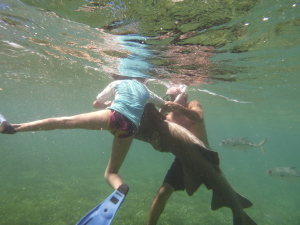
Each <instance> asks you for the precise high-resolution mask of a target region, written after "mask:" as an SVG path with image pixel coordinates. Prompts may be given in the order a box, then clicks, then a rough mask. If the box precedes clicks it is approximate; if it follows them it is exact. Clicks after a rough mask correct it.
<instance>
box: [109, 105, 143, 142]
mask: <svg viewBox="0 0 300 225" xmlns="http://www.w3.org/2000/svg"><path fill="white" fill-rule="evenodd" d="M108 131H109V132H110V133H112V134H113V135H114V136H115V137H118V138H126V137H130V136H132V135H134V134H135V133H136V131H137V128H136V126H135V124H134V123H133V122H131V121H130V120H129V119H128V118H127V117H126V116H124V115H123V114H121V113H119V112H117V111H115V110H111V113H110V117H109V121H108Z"/></svg>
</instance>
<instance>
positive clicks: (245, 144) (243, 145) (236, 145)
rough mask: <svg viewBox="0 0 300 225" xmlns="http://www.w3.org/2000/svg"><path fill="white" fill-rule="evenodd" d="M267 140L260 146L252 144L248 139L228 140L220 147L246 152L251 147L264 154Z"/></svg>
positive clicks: (222, 142)
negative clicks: (264, 145)
mask: <svg viewBox="0 0 300 225" xmlns="http://www.w3.org/2000/svg"><path fill="white" fill-rule="evenodd" d="M265 142H266V139H265V140H263V141H261V142H260V143H259V144H255V143H251V142H250V141H248V140H247V138H227V139H224V140H223V141H221V143H220V145H221V146H223V147H225V148H231V149H240V150H244V151H246V150H247V149H248V148H249V147H258V148H259V149H260V150H261V151H262V153H265V151H264V149H263V147H262V146H263V144H264V143H265Z"/></svg>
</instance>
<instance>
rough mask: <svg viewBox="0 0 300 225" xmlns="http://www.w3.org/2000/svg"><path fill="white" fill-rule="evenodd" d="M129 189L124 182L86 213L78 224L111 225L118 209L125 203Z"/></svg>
mask: <svg viewBox="0 0 300 225" xmlns="http://www.w3.org/2000/svg"><path fill="white" fill-rule="evenodd" d="M128 190H129V187H128V185H127V184H122V185H120V187H119V188H118V189H117V190H115V191H114V192H113V193H112V194H111V195H110V196H108V197H107V198H106V199H105V200H104V201H103V202H101V203H100V204H99V205H97V206H96V207H95V208H94V209H92V210H91V211H90V212H89V213H88V214H86V215H85V216H84V217H83V218H82V219H81V220H80V221H79V222H78V223H77V225H109V224H111V222H112V220H113V218H114V216H115V214H116V212H117V210H118V209H119V207H120V206H121V204H122V203H123V201H124V199H125V196H126V194H127V192H128Z"/></svg>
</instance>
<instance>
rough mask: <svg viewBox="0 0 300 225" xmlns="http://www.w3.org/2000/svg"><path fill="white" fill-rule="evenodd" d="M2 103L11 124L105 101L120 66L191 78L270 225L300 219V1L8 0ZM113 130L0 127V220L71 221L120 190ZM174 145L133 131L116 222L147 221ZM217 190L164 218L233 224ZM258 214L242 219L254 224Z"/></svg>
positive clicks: (157, 82)
mask: <svg viewBox="0 0 300 225" xmlns="http://www.w3.org/2000/svg"><path fill="white" fill-rule="evenodd" d="M0 31H1V32H0V114H2V115H3V116H4V117H5V118H6V119H7V121H9V122H11V123H23V122H28V121H33V120H38V119H43V118H48V117H58V116H72V115H76V114H80V113H86V112H91V111H94V110H95V109H94V108H93V101H94V100H95V99H96V96H97V94H98V93H100V92H101V91H102V90H103V89H104V88H105V87H106V86H107V85H108V84H109V83H110V82H112V81H113V75H123V76H130V77H143V78H148V79H149V85H148V87H149V89H150V90H151V91H153V92H154V93H156V94H157V95H159V96H161V97H164V96H165V93H166V90H167V88H168V87H170V86H172V85H178V84H184V85H186V86H187V90H186V93H187V94H188V100H189V101H192V100H197V101H199V102H200V103H201V105H202V108H203V111H204V119H205V125H206V130H207V134H208V140H209V146H210V148H211V149H213V150H214V151H216V152H217V153H218V154H219V157H220V168H221V170H222V172H223V173H224V175H225V177H226V178H227V180H228V182H229V183H230V185H231V186H232V187H233V188H234V190H236V191H237V192H238V193H240V194H241V195H242V196H244V197H246V198H247V199H249V200H250V201H251V202H252V204H253V206H252V207H249V208H245V209H244V211H245V213H247V214H248V216H249V217H251V218H252V219H253V221H255V223H256V224H260V225H300V210H299V209H300V194H299V190H300V162H299V161H300V148H299V143H298V140H299V134H300V116H299V111H300V101H299V96H300V78H299V76H300V64H299V61H300V39H299V37H300V5H299V0H294V1H291V0H135V1H129V0H101V1H100V0H95V1H87V0H51V1H50V0H48V1H47V0H1V1H0ZM112 140H113V136H112V135H111V134H110V133H109V132H107V131H93V130H54V131H49V132H24V133H18V134H15V135H3V134H0V199H1V200H0V224H10V225H27V224H28V225H40V224H43V225H53V224H55V225H71V224H76V223H77V222H78V221H79V220H80V219H81V218H82V217H83V216H84V215H85V214H86V213H88V212H89V211H90V210H91V209H93V208H94V207H95V206H96V205H98V204H99V203H100V202H102V201H103V200H104V199H105V198H106V197H107V196H109V195H110V194H111V193H112V192H113V189H112V188H111V187H110V186H109V185H108V184H107V183H106V181H105V179H104V172H105V169H106V165H107V162H108V160H109V157H110V151H111V144H112ZM173 160H174V155H173V154H171V153H167V152H159V151H156V150H155V149H154V148H153V147H152V146H151V145H150V144H148V143H145V142H142V141H139V140H134V141H133V143H132V146H131V148H130V150H129V152H128V154H127V157H126V159H125V161H124V163H123V165H122V167H121V169H120V171H119V174H120V175H121V176H122V179H123V181H124V182H125V183H126V184H128V185H129V192H128V194H127V196H126V199H125V201H124V202H123V204H122V206H121V207H120V208H119V210H118V212H117V214H116V216H115V218H114V220H113V222H112V224H116V225H140V224H147V219H148V215H149V212H150V206H151V203H152V200H153V198H154V197H155V195H156V193H157V191H158V189H159V187H160V186H161V184H162V182H163V180H164V177H165V175H166V173H167V171H168V169H169V168H170V166H171V164H172V162H173ZM212 198H213V195H212V190H208V189H207V188H206V187H205V185H202V186H201V187H200V188H199V189H198V190H197V191H196V192H195V193H194V194H193V195H192V196H189V195H188V194H187V193H186V192H185V191H177V192H174V193H173V194H172V196H171V197H170V199H169V200H168V202H167V204H166V207H165V209H164V212H163V213H162V215H161V217H160V218H159V221H158V224H159V225H200V224H205V225H206V224H207V225H229V224H233V216H232V212H231V210H230V208H228V207H222V208H220V209H218V210H212V209H211V201H212ZM243 224H247V223H242V224H239V223H236V224H235V225H243Z"/></svg>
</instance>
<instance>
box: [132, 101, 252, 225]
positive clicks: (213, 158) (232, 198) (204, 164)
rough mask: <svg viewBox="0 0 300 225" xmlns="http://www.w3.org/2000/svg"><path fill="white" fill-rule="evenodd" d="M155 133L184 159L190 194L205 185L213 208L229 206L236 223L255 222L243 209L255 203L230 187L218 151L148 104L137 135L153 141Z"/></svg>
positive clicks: (164, 146) (162, 147)
mask: <svg viewBox="0 0 300 225" xmlns="http://www.w3.org/2000/svg"><path fill="white" fill-rule="evenodd" d="M154 136H155V137H159V138H160V151H163V152H171V153H172V154H174V155H175V156H176V157H177V158H178V159H179V160H180V161H181V163H182V167H183V171H184V182H185V186H186V192H187V193H188V195H190V196H191V195H192V194H193V193H194V192H195V191H196V190H197V189H198V188H199V187H200V186H201V185H202V184H205V186H206V187H207V188H208V189H212V192H213V197H212V203H211V208H212V210H217V209H219V208H221V207H223V206H226V207H229V208H230V209H231V210H232V213H233V224H234V225H255V224H256V223H255V222H254V221H253V220H252V219H251V218H250V217H249V216H248V215H247V214H246V213H245V212H244V210H243V209H244V208H248V207H250V206H252V203H251V202H250V201H249V200H248V199H246V198H244V197H243V196H241V195H240V194H238V193H237V192H236V191H235V190H234V189H233V188H232V187H231V185H230V184H229V182H228V181H227V179H226V177H225V176H224V174H223V173H222V171H221V169H220V168H219V156H218V153H217V152H215V151H212V150H211V149H210V148H209V147H208V146H205V145H204V144H203V142H201V141H200V140H199V139H198V138H197V137H196V136H194V135H193V134H192V133H191V132H189V131H188V130H186V129H185V128H183V127H181V126H179V125H177V124H175V123H171V122H167V121H164V117H163V116H162V115H161V114H160V113H159V112H158V111H157V110H156V109H155V107H154V105H152V104H147V105H146V108H145V111H144V115H143V118H142V121H141V125H140V127H139V130H138V133H137V134H136V136H135V138H136V139H139V140H142V141H146V142H149V143H151V142H152V139H153V137H154Z"/></svg>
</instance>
